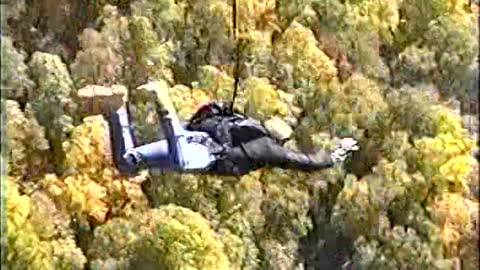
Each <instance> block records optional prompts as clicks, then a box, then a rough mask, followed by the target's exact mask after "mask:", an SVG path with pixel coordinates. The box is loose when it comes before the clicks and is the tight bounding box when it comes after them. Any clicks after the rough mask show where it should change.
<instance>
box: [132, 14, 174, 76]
mask: <svg viewBox="0 0 480 270" xmlns="http://www.w3.org/2000/svg"><path fill="white" fill-rule="evenodd" d="M128 28H129V30H130V33H131V35H132V37H131V40H130V45H129V46H130V47H131V48H132V50H133V52H134V53H135V66H134V67H133V68H134V70H136V73H135V74H131V76H132V80H133V81H134V82H137V83H134V84H136V85H138V83H139V82H141V83H143V82H145V80H146V79H157V80H159V79H163V80H166V81H168V82H173V74H172V71H171V70H170V65H171V64H172V62H173V59H172V50H173V44H172V43H171V42H166V43H163V42H161V41H160V39H159V37H158V36H157V33H156V32H155V31H154V28H153V24H152V21H150V20H149V19H148V18H147V17H143V16H133V17H131V18H130V21H129V26H128Z"/></svg>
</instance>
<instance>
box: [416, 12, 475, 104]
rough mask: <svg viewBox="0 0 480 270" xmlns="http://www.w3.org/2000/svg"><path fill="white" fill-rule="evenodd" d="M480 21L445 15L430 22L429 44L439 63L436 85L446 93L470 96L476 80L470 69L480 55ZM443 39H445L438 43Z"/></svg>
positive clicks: (426, 35) (427, 33)
mask: <svg viewBox="0 0 480 270" xmlns="http://www.w3.org/2000/svg"><path fill="white" fill-rule="evenodd" d="M473 24H477V22H473V21H472V20H470V19H469V18H467V17H462V18H461V19H456V18H452V17H448V16H441V17H439V18H438V19H436V20H435V21H432V22H431V23H430V24H429V27H428V30H427V32H426V33H425V37H424V38H425V43H426V45H427V46H428V47H429V48H431V50H432V51H434V52H435V60H436V62H437V65H438V70H437V74H436V77H435V84H436V85H438V88H439V89H440V90H441V92H442V93H444V95H446V96H452V95H456V96H458V97H460V98H468V96H467V94H468V91H470V85H471V84H472V81H474V80H475V78H474V76H472V74H471V73H470V72H469V71H470V70H469V69H470V65H471V64H472V63H473V62H474V60H473V59H475V57H476V55H477V54H478V39H477V38H475V37H476V36H477V34H476V33H478V30H476V33H475V32H474V33H472V31H471V30H472V29H473V28H476V27H475V26H472V25H473ZM439 40H441V41H442V42H438V41H439Z"/></svg>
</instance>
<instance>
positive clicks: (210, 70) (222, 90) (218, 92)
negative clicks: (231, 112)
mask: <svg viewBox="0 0 480 270" xmlns="http://www.w3.org/2000/svg"><path fill="white" fill-rule="evenodd" d="M233 83H234V81H233V78H231V77H230V76H228V75H227V74H226V73H225V72H222V71H221V70H219V69H218V68H216V67H214V66H201V67H199V70H198V87H200V88H202V89H205V90H206V91H207V93H208V95H209V96H211V97H212V98H213V99H214V100H220V101H229V100H230V99H231V98H232V97H233ZM239 94H240V95H241V94H242V93H239Z"/></svg>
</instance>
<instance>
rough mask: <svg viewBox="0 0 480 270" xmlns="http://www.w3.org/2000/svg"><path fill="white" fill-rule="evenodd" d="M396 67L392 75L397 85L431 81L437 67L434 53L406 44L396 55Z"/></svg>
mask: <svg viewBox="0 0 480 270" xmlns="http://www.w3.org/2000/svg"><path fill="white" fill-rule="evenodd" d="M398 60H399V61H398V63H397V69H396V73H395V76H394V78H393V79H394V80H395V83H396V84H398V85H402V84H410V85H416V84H419V83H421V82H426V83H429V82H432V79H433V75H434V72H435V70H436V69H437V63H436V62H435V53H434V52H432V51H431V50H429V49H428V48H425V47H418V46H415V45H412V46H408V47H406V48H405V50H403V51H402V52H401V53H400V54H399V55H398Z"/></svg>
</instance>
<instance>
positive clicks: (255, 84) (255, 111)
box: [243, 77, 289, 120]
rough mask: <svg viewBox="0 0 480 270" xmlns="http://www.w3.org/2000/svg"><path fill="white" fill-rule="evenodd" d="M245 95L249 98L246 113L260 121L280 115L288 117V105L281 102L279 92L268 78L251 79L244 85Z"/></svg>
mask: <svg viewBox="0 0 480 270" xmlns="http://www.w3.org/2000/svg"><path fill="white" fill-rule="evenodd" d="M243 88H244V91H243V93H244V95H245V97H246V98H247V104H246V105H245V108H246V109H245V112H246V113H247V114H248V115H250V116H251V117H254V118H256V119H259V120H263V119H265V118H266V117H267V116H271V115H275V114H278V115H280V116H286V115H287V114H288V109H289V108H288V105H287V104H286V103H284V102H283V101H282V100H280V97H279V94H278V92H277V91H276V90H275V89H274V88H273V86H272V85H270V83H269V81H268V79H266V78H256V77H250V78H248V79H247V80H245V81H244V83H243Z"/></svg>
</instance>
